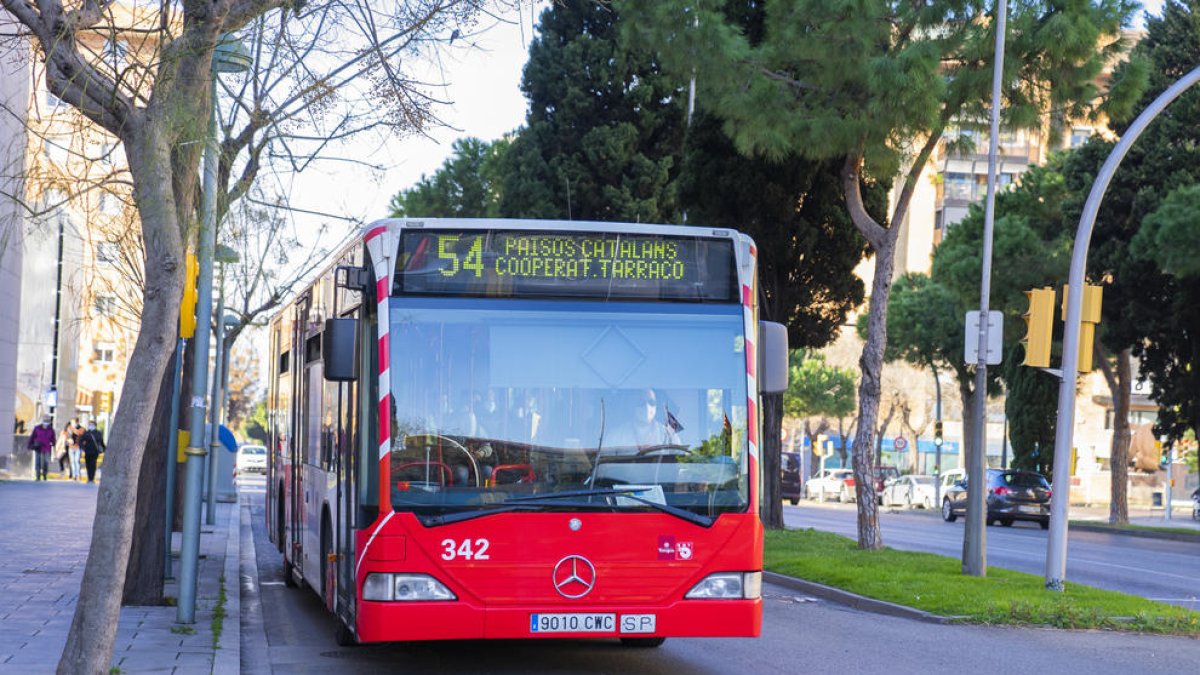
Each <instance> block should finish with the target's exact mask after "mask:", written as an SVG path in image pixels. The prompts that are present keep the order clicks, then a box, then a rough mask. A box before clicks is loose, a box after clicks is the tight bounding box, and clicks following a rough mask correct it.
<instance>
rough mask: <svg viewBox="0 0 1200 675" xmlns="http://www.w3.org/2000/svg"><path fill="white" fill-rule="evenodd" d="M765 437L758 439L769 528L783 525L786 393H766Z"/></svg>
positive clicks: (761, 509)
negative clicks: (782, 436) (782, 432)
mask: <svg viewBox="0 0 1200 675" xmlns="http://www.w3.org/2000/svg"><path fill="white" fill-rule="evenodd" d="M760 400H761V401H762V403H761V405H762V438H760V439H759V457H760V458H761V460H762V476H763V480H762V486H763V494H762V501H761V502H760V504H759V513H760V514H761V517H762V521H763V526H764V527H767V528H769V529H775V530H778V529H782V528H783V485H782V483H781V480H780V478H781V476H780V463H781V461H782V457H781V455H780V452H781V451H782V448H781V447H780V445H782V440H781V438H780V431H781V430H782V429H783V394H782V393H780V394H763V395H762V397H761V398H760Z"/></svg>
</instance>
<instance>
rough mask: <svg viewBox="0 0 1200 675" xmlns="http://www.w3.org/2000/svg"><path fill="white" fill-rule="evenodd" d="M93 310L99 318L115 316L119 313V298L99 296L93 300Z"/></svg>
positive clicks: (105, 295) (106, 295)
mask: <svg viewBox="0 0 1200 675" xmlns="http://www.w3.org/2000/svg"><path fill="white" fill-rule="evenodd" d="M92 309H93V310H94V311H95V313H96V315H97V316H113V315H115V314H116V313H117V296H115V295H108V294H104V295H97V296H96V297H95V298H93V299H92Z"/></svg>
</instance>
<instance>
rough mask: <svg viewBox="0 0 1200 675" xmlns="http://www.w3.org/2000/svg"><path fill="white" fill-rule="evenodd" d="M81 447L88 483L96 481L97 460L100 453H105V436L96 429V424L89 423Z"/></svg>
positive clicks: (81, 438)
mask: <svg viewBox="0 0 1200 675" xmlns="http://www.w3.org/2000/svg"><path fill="white" fill-rule="evenodd" d="M79 445H80V447H81V448H83V459H84V462H86V463H87V476H88V482H89V483H94V482H95V481H96V460H97V459H98V458H99V457H100V453H102V452H104V450H105V447H104V434H103V433H101V431H100V430H99V429H97V428H96V423H95V422H94V421H93V422H88V428H87V431H85V432H83V435H81V436H80V438H79Z"/></svg>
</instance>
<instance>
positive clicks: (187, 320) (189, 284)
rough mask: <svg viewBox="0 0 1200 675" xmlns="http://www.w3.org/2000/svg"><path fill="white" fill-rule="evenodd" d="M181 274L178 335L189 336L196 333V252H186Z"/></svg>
mask: <svg viewBox="0 0 1200 675" xmlns="http://www.w3.org/2000/svg"><path fill="white" fill-rule="evenodd" d="M183 274H184V277H183V301H182V302H180V303H179V337H182V338H190V337H192V336H193V335H195V334H196V286H197V285H198V282H199V277H200V264H199V263H198V262H197V261H196V254H194V253H188V254H187V259H186V260H185V261H184V265H183Z"/></svg>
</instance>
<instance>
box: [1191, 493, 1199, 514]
mask: <svg viewBox="0 0 1200 675" xmlns="http://www.w3.org/2000/svg"><path fill="white" fill-rule="evenodd" d="M1192 520H1200V488H1196V489H1195V490H1194V491H1193V492H1192Z"/></svg>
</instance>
